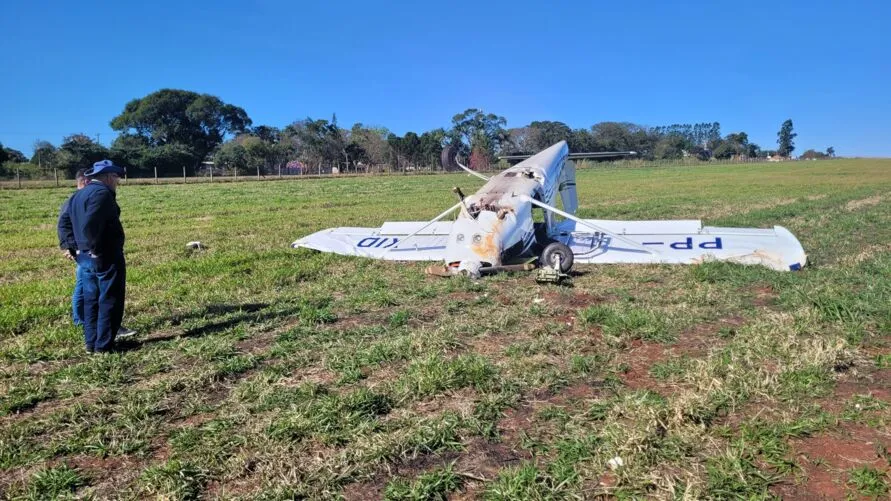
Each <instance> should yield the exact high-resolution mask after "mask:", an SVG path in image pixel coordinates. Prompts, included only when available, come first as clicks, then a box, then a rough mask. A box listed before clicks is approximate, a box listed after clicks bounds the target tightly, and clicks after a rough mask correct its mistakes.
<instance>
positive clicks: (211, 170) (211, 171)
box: [210, 167, 213, 183]
mask: <svg viewBox="0 0 891 501" xmlns="http://www.w3.org/2000/svg"><path fill="white" fill-rule="evenodd" d="M210 182H211V183H212V182H213V167H211V168H210Z"/></svg>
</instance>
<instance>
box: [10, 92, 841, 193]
mask: <svg viewBox="0 0 891 501" xmlns="http://www.w3.org/2000/svg"><path fill="white" fill-rule="evenodd" d="M110 125H111V128H112V129H113V130H115V131H117V132H118V136H117V137H116V138H115V139H114V141H113V142H112V143H111V145H110V146H109V147H105V146H103V145H102V144H100V143H98V142H97V141H94V140H93V138H92V137H90V136H88V135H86V134H82V133H77V134H71V135H69V136H67V137H65V138H64V139H63V140H62V143H61V144H60V145H58V146H56V145H53V144H51V143H50V142H48V141H37V142H36V143H35V145H34V154H33V155H32V157H31V158H30V159H28V158H26V157H25V155H23V154H22V153H21V152H19V151H17V150H13V149H10V148H2V145H0V165H3V164H4V162H12V163H25V162H28V163H30V164H31V165H35V166H40V168H42V169H44V170H46V169H58V170H60V171H62V172H63V173H64V174H65V175H67V176H68V177H72V176H73V175H74V173H75V172H76V171H77V169H80V168H83V167H85V166H89V165H91V164H92V163H93V162H96V161H98V160H101V159H104V158H110V159H112V160H113V161H115V162H116V163H120V164H122V165H124V166H126V167H127V168H128V172H129V173H131V175H136V176H146V175H152V174H154V173H157V174H158V175H160V176H172V175H182V174H183V171H184V170H185V172H186V173H187V174H189V175H194V174H195V173H196V172H197V171H199V169H202V168H205V169H206V168H215V169H227V170H232V169H240V170H242V171H247V172H260V173H262V174H271V173H274V172H276V171H277V170H279V169H282V168H285V169H288V171H289V172H295V171H296V172H301V173H302V172H316V171H319V172H321V171H323V170H324V171H328V170H330V169H333V168H336V169H338V170H339V171H341V172H369V171H379V170H385V169H388V170H397V171H405V170H413V169H418V168H427V167H431V166H435V165H437V164H438V163H439V158H440V154H441V151H442V148H443V147H444V146H446V145H455V146H456V147H457V149H458V151H459V153H460V154H462V155H463V156H464V157H465V158H467V161H468V163H469V166H470V167H471V168H473V169H477V170H484V169H486V168H488V167H489V166H490V165H491V164H492V163H493V162H497V157H498V156H499V155H507V154H533V153H536V152H538V151H540V150H542V149H544V148H546V147H548V146H550V145H552V144H554V143H556V142H558V141H561V140H566V141H567V142H568V143H569V148H570V151H573V152H601V151H634V152H636V153H637V156H638V157H639V158H642V159H645V160H656V159H680V158H683V157H695V158H698V159H700V160H703V161H706V160H710V159H729V158H734V157H746V158H755V157H758V158H763V157H767V156H770V155H779V156H782V157H789V156H791V155H792V152H793V151H794V150H795V144H794V139H795V137H796V136H797V134H795V133H794V132H793V125H792V120H791V119H790V120H786V121H785V122H784V123H783V124H782V126H781V128H780V131H779V132H778V133H777V146H778V147H777V149H776V150H764V149H762V148H761V147H760V146H759V145H757V144H755V143H752V142H751V141H749V138H748V134H747V133H745V132H734V133H729V134H727V135H724V136H722V134H721V125H720V123H718V122H709V123H696V124H672V125H667V126H657V127H646V126H642V125H638V124H633V123H628V122H600V123H597V124H594V125H593V126H591V127H589V128H577V129H573V128H571V127H569V126H568V125H567V124H565V123H563V122H558V121H534V122H532V123H530V124H528V125H526V126H523V127H515V128H508V127H507V119H506V118H504V117H503V116H499V115H495V114H492V113H486V112H484V111H483V110H479V109H475V108H471V109H467V110H465V111H463V112H461V113H458V114H456V115H455V116H453V117H452V121H451V124H450V126H449V127H448V128H437V129H433V130H429V131H426V132H422V133H420V134H418V133H415V132H406V133H405V134H403V135H401V136H400V135H397V134H394V133H393V132H391V131H390V130H388V129H387V128H386V127H382V126H371V125H365V124H362V123H356V124H353V125H352V126H351V127H349V128H345V127H341V126H340V125H339V124H338V122H337V117H336V115H332V117H331V119H330V120H328V119H313V118H309V117H307V118H304V119H299V120H295V121H294V122H292V123H291V124H288V125H286V126H284V127H282V128H279V127H274V126H270V125H254V124H253V121H252V120H251V119H250V117H249V116H248V114H247V112H246V111H245V110H244V109H243V108H241V107H239V106H235V105H233V104H229V103H225V102H223V101H222V100H221V99H219V98H218V97H216V96H212V95H208V94H199V93H196V92H192V91H187V90H177V89H162V90H159V91H156V92H153V93H151V94H149V95H147V96H145V97H142V98H137V99H133V100H131V101H130V102H128V103H127V104H126V105H125V106H124V109H123V111H122V112H121V113H120V114H119V115H117V116H115V117H114V118H112V119H111V122H110ZM806 155H810V157H811V158H822V157H825V156H834V150H833V149H832V148H831V147H830V148H828V149H827V152H826V154H823V153H819V154H817V153H816V152H814V151H813V150H809V151H808V152H806ZM8 165H9V164H8V163H7V166H8ZM8 170H9V168H8V167H7V171H8ZM0 174H2V173H0Z"/></svg>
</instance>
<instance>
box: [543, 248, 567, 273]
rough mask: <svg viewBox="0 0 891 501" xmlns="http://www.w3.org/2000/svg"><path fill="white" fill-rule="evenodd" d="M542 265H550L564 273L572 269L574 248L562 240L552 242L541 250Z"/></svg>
mask: <svg viewBox="0 0 891 501" xmlns="http://www.w3.org/2000/svg"><path fill="white" fill-rule="evenodd" d="M539 260H540V261H541V265H542V266H550V267H551V268H553V269H555V270H559V271H561V272H563V273H566V272H568V271H569V270H571V269H572V263H573V255H572V249H570V248H569V246H567V245H566V244H564V243H562V242H551V243H550V244H548V246H547V247H545V248H544V250H543V251H541V257H540V258H539Z"/></svg>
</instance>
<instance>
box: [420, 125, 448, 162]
mask: <svg viewBox="0 0 891 501" xmlns="http://www.w3.org/2000/svg"><path fill="white" fill-rule="evenodd" d="M445 137H446V131H445V129H441V128H440V129H433V130H430V131H427V132H425V133H423V134H421V137H420V140H421V159H422V160H421V165H424V166H425V167H437V166H438V165H439V163H440V157H441V155H442V147H443V142H444V141H445Z"/></svg>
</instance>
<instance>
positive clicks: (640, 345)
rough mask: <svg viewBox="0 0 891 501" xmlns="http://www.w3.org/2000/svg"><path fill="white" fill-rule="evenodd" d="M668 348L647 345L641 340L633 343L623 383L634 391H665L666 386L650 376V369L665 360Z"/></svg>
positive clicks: (661, 345)
mask: <svg viewBox="0 0 891 501" xmlns="http://www.w3.org/2000/svg"><path fill="white" fill-rule="evenodd" d="M666 351H667V346H666V345H664V344H658V343H645V342H643V341H641V340H639V339H635V340H634V341H632V342H631V347H630V349H629V350H628V352H627V359H626V362H625V363H627V364H628V366H629V369H628V372H626V373H625V374H623V375H622V382H623V383H625V385H626V386H628V387H629V388H631V389H633V390H640V389H646V390H652V391H655V392H657V393H662V391H664V385H663V384H662V383H660V382H658V381H656V380H655V379H653V377H652V376H650V368H651V367H652V366H653V365H654V364H656V363H658V362H660V361H662V360H664V359H665V358H666V357H665V353H666Z"/></svg>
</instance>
